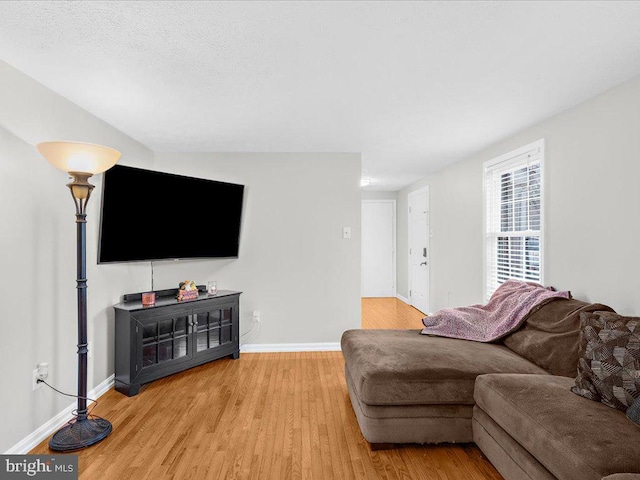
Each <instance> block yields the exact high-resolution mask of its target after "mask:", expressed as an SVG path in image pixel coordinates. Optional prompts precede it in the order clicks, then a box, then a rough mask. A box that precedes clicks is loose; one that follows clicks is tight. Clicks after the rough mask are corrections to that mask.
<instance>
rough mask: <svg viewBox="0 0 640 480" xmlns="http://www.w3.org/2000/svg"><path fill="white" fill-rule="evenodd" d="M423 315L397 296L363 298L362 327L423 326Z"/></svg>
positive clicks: (409, 327) (417, 327) (408, 327)
mask: <svg viewBox="0 0 640 480" xmlns="http://www.w3.org/2000/svg"><path fill="white" fill-rule="evenodd" d="M424 317H425V315H424V314H423V313H422V312H421V311H419V310H416V309H415V308H413V307H412V306H410V305H407V304H406V303H404V302H401V301H400V300H398V299H397V298H363V299H362V328H402V329H404V328H407V329H411V328H413V329H420V328H423V326H424V325H422V319H423V318H424Z"/></svg>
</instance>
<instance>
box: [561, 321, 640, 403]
mask: <svg viewBox="0 0 640 480" xmlns="http://www.w3.org/2000/svg"><path fill="white" fill-rule="evenodd" d="M580 320H581V325H582V332H581V335H580V359H579V362H578V376H577V377H576V384H575V385H574V386H573V387H572V388H571V391H572V392H573V393H577V394H578V395H582V396H583V397H585V398H588V399H589V400H594V401H596V402H602V403H604V404H605V405H607V406H609V407H611V408H617V409H618V410H622V411H626V410H627V409H628V408H629V407H630V406H631V404H632V403H633V402H634V401H635V399H636V398H640V317H623V316H622V315H618V314H617V313H612V312H595V313H591V314H587V313H583V314H582V315H580Z"/></svg>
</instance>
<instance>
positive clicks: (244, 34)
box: [0, 1, 640, 190]
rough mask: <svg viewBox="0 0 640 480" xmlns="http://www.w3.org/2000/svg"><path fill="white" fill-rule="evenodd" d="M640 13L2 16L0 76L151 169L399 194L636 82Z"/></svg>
mask: <svg viewBox="0 0 640 480" xmlns="http://www.w3.org/2000/svg"><path fill="white" fill-rule="evenodd" d="M638 25H640V2H614V1H606V2H591V1H589V2H582V1H569V2H547V1H542V2H527V1H518V2H501V1H491V2H480V1H477V2H411V1H410V2H399V1H390V2H382V1H379V2H368V1H352V2H332V1H314V2H303V1H291V2H287V1H265V2H244V1H236V2H213V1H209V2H207V1H200V2H190V1H164V2H152V1H145V2H136V1H128V2H102V1H92V2H57V1H47V2H29V1H24V2H8V1H5V2H0V58H2V59H3V60H4V61H6V62H7V63H9V64H11V65H13V66H14V67H16V68H18V69H19V70H21V71H23V72H24V73H26V74H27V75H29V76H31V77H33V78H34V79H36V80H37V81H39V82H41V83H42V84H44V85H46V86H47V87H49V88H51V89H52V90H54V91H55V92H58V93H59V94H61V95H63V96H64V97H66V98H68V99H69V100H71V101H72V102H74V103H76V104H78V105H79V106H81V107H82V108H84V109H86V110H88V111H89V112H91V113H93V114H94V115H96V116H97V117H100V118H102V119H103V120H105V121H107V122H108V123H110V124H111V125H113V126H115V127H117V128H119V129H120V130H122V131H123V132H125V133H126V134H128V135H130V136H131V137H133V138H135V139H137V140H138V141H140V142H141V143H143V144H145V145H146V146H148V147H149V148H151V149H152V150H154V151H170V152H209V151H210V152H214V151H215V152H362V158H363V176H365V177H370V178H371V179H372V184H371V186H369V187H366V188H367V189H369V190H397V189H399V188H402V187H404V186H406V185H408V184H410V183H411V182H413V181H415V180H417V179H419V178H421V177H423V176H424V175H426V174H428V173H430V172H433V171H435V170H437V169H439V168H441V167H443V166H444V165H446V164H448V163H451V162H454V161H456V160H460V159H462V158H464V157H466V156H469V155H471V154H473V153H474V152H477V151H479V150H481V149H483V148H486V147H487V146H489V145H491V144H493V143H495V142H497V141H500V140H501V139H503V138H505V137H507V136H509V135H511V134H513V133H514V132H517V131H519V130H521V129H523V128H526V127H527V126H529V125H532V124H534V123H536V122H538V121H540V120H542V119H544V118H547V117H549V116H551V115H553V114H555V113H558V112H561V111H563V110H565V109H567V108H569V107H571V106H573V105H576V104H578V103H580V102H582V101H584V100H586V99H588V98H590V97H593V96H595V95H597V94H599V93H601V92H604V91H605V90H607V89H609V88H611V87H613V86H615V85H618V84H620V83H622V82H624V81H626V80H628V79H631V78H633V77H635V76H637V75H640V28H638Z"/></svg>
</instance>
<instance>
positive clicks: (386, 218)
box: [361, 200, 396, 297]
mask: <svg viewBox="0 0 640 480" xmlns="http://www.w3.org/2000/svg"><path fill="white" fill-rule="evenodd" d="M395 251H396V201H395V200H362V287H361V290H362V291H361V293H362V296H363V297H395V296H396V258H395V257H396V253H395Z"/></svg>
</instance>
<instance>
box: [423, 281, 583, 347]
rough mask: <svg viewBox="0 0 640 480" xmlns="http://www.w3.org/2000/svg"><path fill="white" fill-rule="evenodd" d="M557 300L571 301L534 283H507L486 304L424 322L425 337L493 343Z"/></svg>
mask: <svg viewBox="0 0 640 480" xmlns="http://www.w3.org/2000/svg"><path fill="white" fill-rule="evenodd" d="M555 298H571V294H570V293H569V292H556V291H555V290H553V288H552V287H549V288H545V287H543V286H542V285H539V284H537V283H533V282H522V281H519V280H507V281H506V282H504V283H503V284H502V285H500V286H499V287H498V288H497V289H496V291H495V292H493V295H491V298H490V299H489V302H488V303H487V304H486V305H471V306H470V307H457V308H443V309H442V310H438V311H437V312H436V313H434V314H433V315H430V316H428V317H426V318H425V319H424V320H422V323H424V326H425V327H426V328H424V329H423V330H422V332H421V333H422V334H424V335H437V336H440V337H449V338H461V339H464V340H474V341H476V342H493V341H495V340H498V339H500V338H502V337H504V336H505V335H508V334H509V333H511V332H513V331H515V330H517V329H518V328H519V327H520V325H522V323H523V321H524V320H525V317H526V316H527V314H528V313H529V312H530V311H531V310H533V309H534V308H536V307H541V306H542V305H544V304H545V303H547V302H549V301H551V300H553V299H555Z"/></svg>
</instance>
